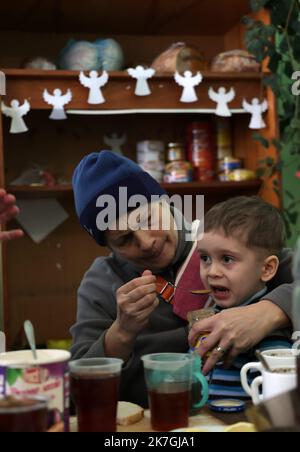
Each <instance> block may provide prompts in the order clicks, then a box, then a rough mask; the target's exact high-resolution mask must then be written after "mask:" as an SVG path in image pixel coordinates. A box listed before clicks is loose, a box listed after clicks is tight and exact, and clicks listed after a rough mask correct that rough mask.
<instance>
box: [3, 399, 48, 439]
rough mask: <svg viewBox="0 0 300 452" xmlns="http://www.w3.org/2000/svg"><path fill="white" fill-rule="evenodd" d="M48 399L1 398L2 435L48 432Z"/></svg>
mask: <svg viewBox="0 0 300 452" xmlns="http://www.w3.org/2000/svg"><path fill="white" fill-rule="evenodd" d="M47 403H48V401H47V399H46V398H43V397H30V396H28V397H15V396H1V397H0V433H3V432H10V433H17V432H19V433H35V432H36V433H42V432H46V431H47V420H48V417H47V415H48V412H47Z"/></svg>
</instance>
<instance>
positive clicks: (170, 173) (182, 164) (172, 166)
mask: <svg viewBox="0 0 300 452" xmlns="http://www.w3.org/2000/svg"><path fill="white" fill-rule="evenodd" d="M168 161H169V163H167V165H166V166H165V172H164V182H165V183H167V184H175V183H183V182H192V180H193V168H192V165H191V163H190V162H187V161H186V160H185V149H184V145H183V144H182V143H169V145H168Z"/></svg>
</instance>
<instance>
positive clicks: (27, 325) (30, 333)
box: [24, 320, 37, 359]
mask: <svg viewBox="0 0 300 452" xmlns="http://www.w3.org/2000/svg"><path fill="white" fill-rule="evenodd" d="M24 331H25V334H26V337H27V340H28V343H29V345H30V348H31V351H32V355H33V359H37V353H36V345H35V334H34V328H33V325H32V323H31V321H30V320H25V322H24Z"/></svg>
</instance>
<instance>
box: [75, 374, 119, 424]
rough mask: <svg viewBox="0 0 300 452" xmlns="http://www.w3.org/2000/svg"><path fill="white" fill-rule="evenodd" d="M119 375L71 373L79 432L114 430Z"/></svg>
mask: <svg viewBox="0 0 300 452" xmlns="http://www.w3.org/2000/svg"><path fill="white" fill-rule="evenodd" d="M119 380H120V377H119V375H116V374H103V373H102V374H100V375H99V374H96V373H92V374H91V375H82V374H81V375H79V376H78V375H76V374H72V375H71V394H72V396H73V399H74V402H75V405H76V410H77V419H78V431H79V432H115V431H116V418H117V403H118V391H119Z"/></svg>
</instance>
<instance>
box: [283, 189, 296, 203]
mask: <svg viewBox="0 0 300 452" xmlns="http://www.w3.org/2000/svg"><path fill="white" fill-rule="evenodd" d="M284 193H285V195H286V196H287V197H288V198H290V199H291V200H292V201H294V200H295V196H294V195H293V194H292V193H291V192H290V191H288V190H284Z"/></svg>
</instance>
